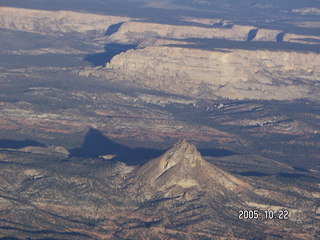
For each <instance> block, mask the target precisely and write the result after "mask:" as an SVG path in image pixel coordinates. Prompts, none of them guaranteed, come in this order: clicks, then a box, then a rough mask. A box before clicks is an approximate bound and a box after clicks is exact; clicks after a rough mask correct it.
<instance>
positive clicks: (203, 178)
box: [137, 139, 251, 193]
mask: <svg viewBox="0 0 320 240" xmlns="http://www.w3.org/2000/svg"><path fill="white" fill-rule="evenodd" d="M137 176H138V179H139V180H140V182H143V183H144V184H149V186H150V187H151V188H152V187H154V188H155V189H157V190H166V189H169V188H172V187H182V188H190V187H194V186H197V188H199V189H208V190H210V192H215V193H221V192H241V191H243V190H248V189H250V188H251V187H250V185H249V184H247V183H245V182H243V181H242V180H240V179H238V178H236V177H234V176H233V175H231V174H229V173H227V172H225V171H223V170H222V169H219V168H218V167H216V166H214V165H212V164H211V163H209V162H207V161H205V160H204V159H203V157H202V156H201V154H200V152H199V151H198V150H197V148H196V146H195V145H194V144H192V143H189V142H188V141H187V140H185V139H182V140H180V141H179V142H177V143H176V144H175V145H174V146H173V147H172V148H171V149H169V150H168V151H167V152H165V153H164V154H163V155H162V156H161V157H159V158H156V159H154V160H151V161H149V162H148V163H146V164H145V165H143V166H142V167H141V168H140V169H139V170H138V172H137Z"/></svg>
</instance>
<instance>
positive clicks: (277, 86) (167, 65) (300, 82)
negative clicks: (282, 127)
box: [106, 46, 320, 99]
mask: <svg viewBox="0 0 320 240" xmlns="http://www.w3.org/2000/svg"><path fill="white" fill-rule="evenodd" d="M319 62H320V55H318V54H315V53H302V52H285V51H267V50H256V51H250V50H225V51H206V50H199V49H190V48H178V47H166V46H158V47H146V48H144V49H138V50H130V51H127V52H125V53H122V54H120V55H117V56H115V57H114V58H113V59H112V61H111V62H110V63H108V64H107V65H106V68H107V71H106V73H107V75H108V76H109V77H111V78H116V79H126V80H134V81H138V82H140V83H143V84H145V85H146V86H149V87H152V88H160V89H162V90H169V91H172V92H175V93H179V94H186V95H191V96H202V97H209V98H210V96H211V97H212V96H213V95H218V96H223V97H230V98H239V99H242V98H260V99H273V98H274V99H295V98H303V97H311V98H315V99H316V98H317V97H318V93H317V91H316V90H317V89H318V85H317V84H318V83H319V79H320V64H319ZM203 86H205V90H206V91H205V92H206V93H205V92H204V88H203Z"/></svg>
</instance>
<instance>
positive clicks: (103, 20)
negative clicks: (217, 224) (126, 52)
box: [0, 7, 130, 35]
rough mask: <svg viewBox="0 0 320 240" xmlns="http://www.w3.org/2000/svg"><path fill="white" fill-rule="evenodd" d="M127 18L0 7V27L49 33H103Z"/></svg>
mask: <svg viewBox="0 0 320 240" xmlns="http://www.w3.org/2000/svg"><path fill="white" fill-rule="evenodd" d="M129 19H130V18H127V17H116V16H107V15H99V14H92V13H83V12H73V11H47V10H34V9H24V8H12V7H0V27H1V28H5V29H11V30H19V31H27V32H36V33H41V34H49V35H53V34H61V33H67V32H80V33H85V32H90V31H97V32H100V33H103V32H105V31H106V30H107V27H108V26H110V25H112V24H116V23H120V22H124V21H128V20H129Z"/></svg>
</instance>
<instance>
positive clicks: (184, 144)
mask: <svg viewBox="0 0 320 240" xmlns="http://www.w3.org/2000/svg"><path fill="white" fill-rule="evenodd" d="M171 149H181V150H185V151H187V150H193V151H197V148H196V146H195V145H194V144H192V143H189V142H188V141H187V140H186V139H180V140H179V141H178V142H177V143H175V144H174V145H173V147H172V148H171Z"/></svg>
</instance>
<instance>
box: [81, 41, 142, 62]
mask: <svg viewBox="0 0 320 240" xmlns="http://www.w3.org/2000/svg"><path fill="white" fill-rule="evenodd" d="M136 47H137V45H133V44H118V43H109V44H106V45H105V47H104V52H102V53H95V54H89V55H86V56H85V57H84V60H85V61H88V62H90V63H91V64H92V65H93V66H94V67H97V66H105V65H106V63H108V62H110V61H111V59H112V58H113V57H114V56H116V55H118V54H120V53H122V52H126V51H128V50H130V49H135V48H136Z"/></svg>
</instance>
